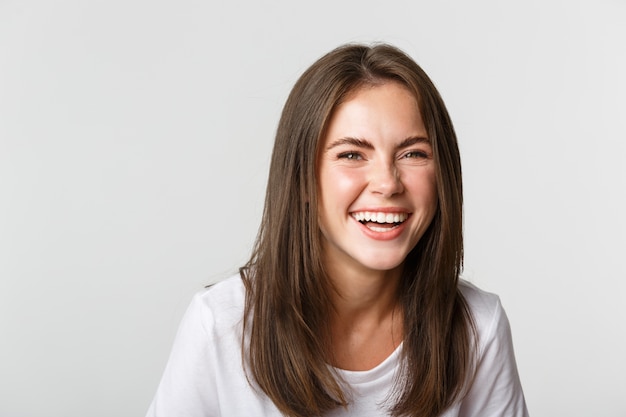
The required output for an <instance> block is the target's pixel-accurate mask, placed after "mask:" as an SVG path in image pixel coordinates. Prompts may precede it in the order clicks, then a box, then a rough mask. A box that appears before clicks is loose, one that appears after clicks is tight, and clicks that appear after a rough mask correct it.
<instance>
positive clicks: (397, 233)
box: [355, 220, 406, 240]
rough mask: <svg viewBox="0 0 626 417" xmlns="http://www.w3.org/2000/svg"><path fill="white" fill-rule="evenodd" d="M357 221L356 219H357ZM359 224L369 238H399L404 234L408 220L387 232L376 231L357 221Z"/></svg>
mask: <svg viewBox="0 0 626 417" xmlns="http://www.w3.org/2000/svg"><path fill="white" fill-rule="evenodd" d="M355 221H356V220H355ZM356 223H357V225H358V226H359V227H360V228H361V231H362V232H363V233H364V234H365V235H366V236H367V237H369V238H371V239H374V240H392V239H395V238H397V237H398V236H400V235H401V234H402V232H403V231H404V229H405V228H406V220H405V221H404V222H402V223H400V224H399V225H397V226H396V227H394V228H392V229H389V230H387V231H385V232H376V231H374V230H372V229H370V228H369V227H367V226H366V225H364V224H363V223H361V222H359V221H356Z"/></svg>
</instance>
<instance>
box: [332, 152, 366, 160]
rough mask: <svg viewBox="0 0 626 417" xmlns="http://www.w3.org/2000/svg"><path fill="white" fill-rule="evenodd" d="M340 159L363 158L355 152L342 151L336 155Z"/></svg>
mask: <svg viewBox="0 0 626 417" xmlns="http://www.w3.org/2000/svg"><path fill="white" fill-rule="evenodd" d="M337 156H338V158H340V159H350V160H358V159H363V158H362V157H361V155H359V154H358V153H357V152H344V153H340V154H339V155H337Z"/></svg>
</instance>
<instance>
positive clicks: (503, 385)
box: [147, 275, 528, 417]
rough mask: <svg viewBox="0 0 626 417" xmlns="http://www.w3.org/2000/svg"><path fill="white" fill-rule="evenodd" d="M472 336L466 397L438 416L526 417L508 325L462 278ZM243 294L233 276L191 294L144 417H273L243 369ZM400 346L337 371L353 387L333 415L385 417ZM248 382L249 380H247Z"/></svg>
mask: <svg viewBox="0 0 626 417" xmlns="http://www.w3.org/2000/svg"><path fill="white" fill-rule="evenodd" d="M460 287H461V291H462V293H463V295H464V296H465V298H466V300H467V303H468V305H469V307H470V310H471V312H472V314H473V316H474V320H475V323H476V329H477V333H478V337H479V359H478V363H477V369H476V375H475V378H474V380H473V383H472V386H471V388H470V390H469V392H468V395H467V396H466V397H465V398H464V399H463V400H462V401H460V402H458V403H457V404H455V405H454V406H452V407H451V408H450V409H448V410H447V411H446V412H445V413H444V414H442V415H441V417H474V416H475V417H496V416H497V417H527V416H528V411H527V410H526V404H525V401H524V395H523V393H522V387H521V385H520V381H519V376H518V373H517V367H516V364H515V357H514V354H513V345H512V342H511V332H510V328H509V322H508V319H507V317H506V314H505V313H504V310H503V309H502V306H501V305H500V300H499V298H498V297H497V296H496V295H494V294H489V293H487V292H484V291H482V290H480V289H478V288H476V287H475V286H473V285H472V284H469V283H467V282H465V281H461V284H460ZM244 300H245V289H244V286H243V282H242V281H241V278H240V276H239V275H236V276H233V277H231V278H229V279H227V280H225V281H222V282H220V283H218V284H215V285H214V286H212V287H210V288H208V289H206V290H204V291H202V292H201V293H198V294H197V295H196V296H195V297H194V298H193V301H192V302H191V305H190V306H189V308H188V310H187V313H186V314H185V316H184V318H183V320H182V322H181V324H180V328H179V330H178V334H177V336H176V340H175V342H174V346H173V349H172V352H171V355H170V358H169V362H168V364H167V366H166V369H165V372H164V375H163V378H162V380H161V383H160V385H159V388H158V390H157V393H156V395H155V397H154V400H153V402H152V404H151V406H150V409H149V411H148V414H147V417H201V416H202V417H257V416H258V417H261V416H263V417H279V416H282V414H281V413H280V412H279V411H278V409H277V408H276V407H275V406H274V404H273V403H272V402H271V400H269V399H268V398H267V397H266V396H265V395H264V393H263V392H262V391H261V390H260V389H259V388H258V387H255V386H253V385H251V384H250V383H249V382H248V379H247V378H246V374H245V372H244V369H243V366H242V363H243V362H242V349H241V348H242V346H241V343H242V317H243V310H244ZM400 349H402V345H400V346H399V347H398V348H397V349H396V351H395V352H393V353H392V354H391V355H390V356H389V357H388V358H387V359H385V360H384V361H383V362H382V363H381V364H379V365H378V366H376V367H375V368H373V369H371V370H368V371H344V370H338V372H339V373H340V374H341V376H342V377H343V378H344V379H345V381H346V382H347V383H348V384H349V385H350V386H351V388H352V397H351V398H352V399H353V402H352V403H351V405H350V407H349V408H348V409H347V410H346V409H343V408H339V409H336V410H334V411H333V412H332V413H330V414H329V416H332V417H347V416H353V417H357V416H358V417H374V416H375V417H379V416H386V415H388V414H387V412H386V408H385V404H384V401H385V399H386V398H387V396H388V394H389V390H390V387H391V386H392V381H393V378H394V373H395V372H396V370H397V369H398V368H399V357H400ZM253 384H254V383H253Z"/></svg>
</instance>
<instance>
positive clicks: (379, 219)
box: [352, 211, 409, 223]
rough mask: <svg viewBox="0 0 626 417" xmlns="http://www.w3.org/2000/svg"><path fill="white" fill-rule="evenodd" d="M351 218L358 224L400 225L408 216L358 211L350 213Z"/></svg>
mask: <svg viewBox="0 0 626 417" xmlns="http://www.w3.org/2000/svg"><path fill="white" fill-rule="evenodd" d="M352 217H354V219H355V220H357V221H359V222H363V221H366V222H376V223H401V222H403V221H405V220H406V219H407V218H408V217H409V215H408V214H407V213H381V212H375V211H360V212H357V213H352Z"/></svg>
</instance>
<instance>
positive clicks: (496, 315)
mask: <svg viewBox="0 0 626 417" xmlns="http://www.w3.org/2000/svg"><path fill="white" fill-rule="evenodd" d="M478 326H480V324H478ZM484 335H485V337H484V339H482V340H479V359H478V363H477V367H476V374H475V377H474V380H473V382H472V385H471V387H470V390H469V392H468V394H467V396H466V397H465V398H464V399H463V401H462V404H461V408H460V413H459V416H461V417H528V410H527V408H526V402H525V400H524V393H523V391H522V386H521V383H520V379H519V374H518V372H517V365H516V363H515V354H514V351H513V341H512V337H511V328H510V325H509V320H508V318H507V316H506V313H505V312H504V309H503V308H502V305H501V304H500V300H499V299H498V300H497V303H496V306H495V309H494V310H493V314H492V319H491V320H490V324H488V325H487V327H486V331H485V333H484Z"/></svg>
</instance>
